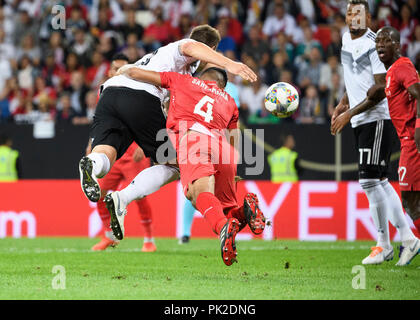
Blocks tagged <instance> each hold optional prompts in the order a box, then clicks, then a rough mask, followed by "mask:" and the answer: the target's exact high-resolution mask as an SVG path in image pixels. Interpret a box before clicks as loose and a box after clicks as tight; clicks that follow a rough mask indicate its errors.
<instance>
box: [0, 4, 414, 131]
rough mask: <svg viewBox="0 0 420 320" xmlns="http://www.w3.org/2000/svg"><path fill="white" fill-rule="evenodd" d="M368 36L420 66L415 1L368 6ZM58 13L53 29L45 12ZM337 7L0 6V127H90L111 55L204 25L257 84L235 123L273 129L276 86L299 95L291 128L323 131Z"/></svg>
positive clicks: (340, 15)
mask: <svg viewBox="0 0 420 320" xmlns="http://www.w3.org/2000/svg"><path fill="white" fill-rule="evenodd" d="M368 2H369V4H370V9H371V13H372V15H373V19H372V26H371V28H372V29H373V30H374V31H376V30H377V29H378V28H380V27H381V26H384V25H392V26H394V27H396V28H397V29H398V30H400V32H401V37H402V41H401V42H402V46H403V54H404V55H407V56H408V57H409V58H410V59H412V61H413V62H414V63H415V65H416V67H417V68H419V66H420V25H419V21H418V19H417V17H418V16H419V9H420V8H419V7H418V6H419V5H418V1H415V0H383V1H375V0H368ZM56 4H61V5H64V7H65V15H66V20H65V23H66V25H65V28H63V29H54V28H53V27H52V23H51V22H52V21H53V19H54V18H55V16H56V13H54V11H53V10H52V9H53V6H54V5H56ZM346 6H347V0H272V1H269V0H211V1H207V0H148V1H146V0H62V1H54V0H0V122H6V121H14V122H18V123H33V122H35V121H56V122H68V123H73V124H87V123H90V122H91V121H92V118H93V115H94V111H95V104H96V100H95V99H94V97H96V92H97V89H98V87H99V86H100V84H101V83H102V82H103V81H104V79H105V78H106V77H107V72H108V69H109V65H110V60H111V58H112V56H113V55H114V54H115V53H118V52H122V53H124V54H126V55H127V56H128V58H129V60H130V61H131V62H134V61H136V60H138V59H140V58H141V57H142V56H143V55H144V54H146V53H148V52H152V51H154V50H156V49H158V48H159V47H160V46H162V45H165V44H167V43H169V42H171V41H175V40H178V39H182V38H185V37H188V35H189V33H190V30H191V28H192V27H194V26H196V25H198V24H204V23H208V24H210V25H212V26H215V27H216V28H217V29H218V30H219V32H220V34H221V37H222V41H221V43H220V45H219V48H218V50H219V51H220V52H222V53H223V54H225V55H226V56H229V57H230V58H234V59H238V60H242V61H243V62H245V63H246V64H248V65H249V66H250V67H251V68H253V69H254V70H255V71H256V72H257V73H258V74H259V76H260V77H259V81H258V82H256V83H254V84H252V85H250V84H247V83H243V82H241V80H240V79H236V78H231V79H230V81H231V82H233V83H234V84H236V87H237V91H238V92H237V96H238V99H237V103H238V104H240V110H241V117H242V118H243V120H244V121H249V122H278V121H279V120H278V119H273V118H272V117H270V115H269V114H267V112H265V111H264V108H263V102H262V99H261V97H263V93H264V92H265V90H266V89H267V87H268V86H269V85H270V84H272V83H274V82H277V81H286V82H289V83H292V84H294V85H295V86H296V87H298V89H299V91H300V94H301V105H300V108H299V113H297V114H296V116H295V118H294V119H291V121H297V122H299V123H324V122H327V121H328V119H329V114H331V112H332V110H333V108H334V106H335V104H336V102H337V100H338V99H339V98H341V95H342V93H343V89H344V85H343V80H342V68H341V65H340V49H341V36H342V34H343V33H344V32H345V30H346V26H345V19H344V16H345V12H346Z"/></svg>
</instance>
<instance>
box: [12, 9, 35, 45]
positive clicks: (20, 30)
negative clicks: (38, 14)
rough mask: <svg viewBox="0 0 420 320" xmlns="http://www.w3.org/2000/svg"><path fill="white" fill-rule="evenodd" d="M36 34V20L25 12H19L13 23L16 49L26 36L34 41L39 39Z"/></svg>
mask: <svg viewBox="0 0 420 320" xmlns="http://www.w3.org/2000/svg"><path fill="white" fill-rule="evenodd" d="M38 33H39V23H38V21H37V20H36V19H32V18H31V17H30V15H29V13H28V11H27V10H25V9H23V10H20V11H19V14H18V15H17V17H16V21H15V27H14V35H13V43H14V45H15V46H16V47H18V46H19V44H20V41H21V39H23V38H24V37H25V36H26V35H30V36H31V37H32V39H34V40H36V39H38V38H39V36H38Z"/></svg>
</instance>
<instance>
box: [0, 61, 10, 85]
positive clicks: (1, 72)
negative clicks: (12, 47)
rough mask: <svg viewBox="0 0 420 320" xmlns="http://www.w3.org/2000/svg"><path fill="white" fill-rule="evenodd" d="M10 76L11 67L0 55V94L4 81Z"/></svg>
mask: <svg viewBox="0 0 420 320" xmlns="http://www.w3.org/2000/svg"><path fill="white" fill-rule="evenodd" d="M11 76H12V67H11V65H10V62H9V60H8V59H7V58H6V57H5V56H3V55H2V54H0V92H2V91H3V89H4V86H5V84H6V80H7V79H9V78H10V77H11Z"/></svg>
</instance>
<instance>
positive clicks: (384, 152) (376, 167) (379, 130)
mask: <svg viewBox="0 0 420 320" xmlns="http://www.w3.org/2000/svg"><path fill="white" fill-rule="evenodd" d="M353 130H354V136H355V138H356V148H357V150H359V179H381V178H386V177H387V176H388V167H389V161H390V157H391V152H392V147H393V146H392V145H393V141H394V140H393V135H394V134H395V132H394V131H395V129H394V126H393V125H392V122H391V120H378V121H374V122H369V123H366V124H362V125H360V126H358V127H356V128H354V129H353Z"/></svg>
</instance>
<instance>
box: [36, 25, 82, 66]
mask: <svg viewBox="0 0 420 320" xmlns="http://www.w3.org/2000/svg"><path fill="white" fill-rule="evenodd" d="M74 45H75V46H77V43H76V44H74ZM64 47H65V46H64V43H63V38H62V36H61V33H60V32H58V31H55V32H52V33H51V37H50V39H49V41H48V46H47V47H45V48H44V52H43V55H44V56H46V55H48V54H50V53H51V54H52V55H53V56H54V62H55V64H57V65H64V56H65V52H64ZM76 51H78V49H77V48H76Z"/></svg>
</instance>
